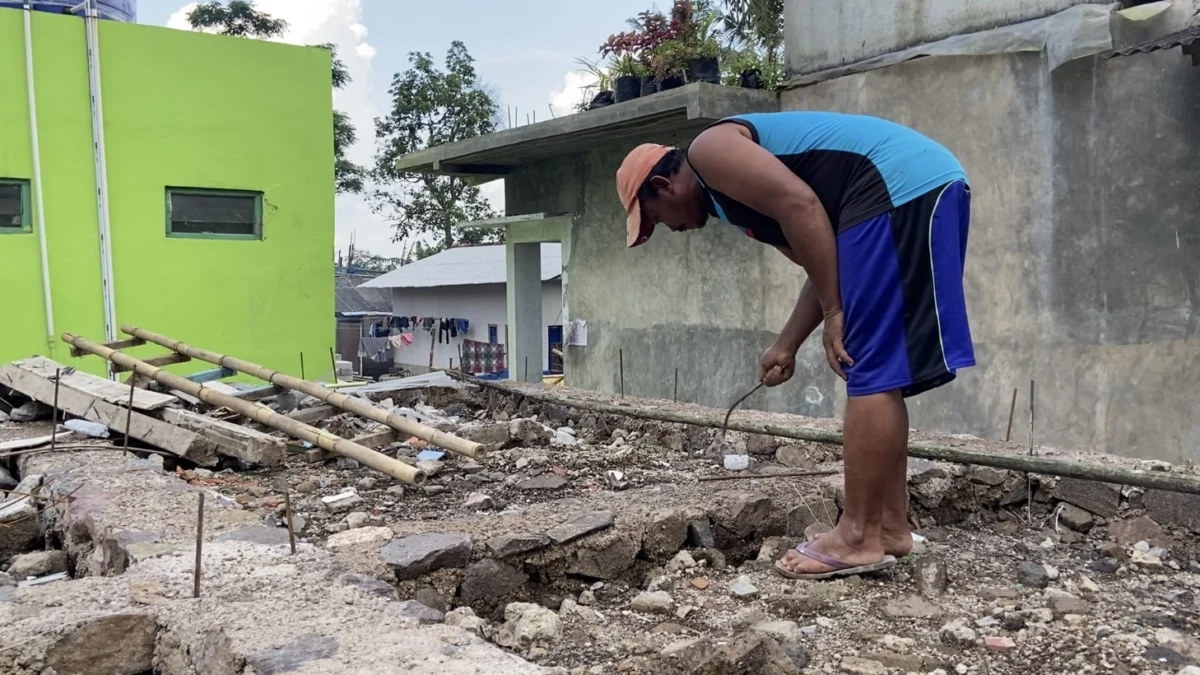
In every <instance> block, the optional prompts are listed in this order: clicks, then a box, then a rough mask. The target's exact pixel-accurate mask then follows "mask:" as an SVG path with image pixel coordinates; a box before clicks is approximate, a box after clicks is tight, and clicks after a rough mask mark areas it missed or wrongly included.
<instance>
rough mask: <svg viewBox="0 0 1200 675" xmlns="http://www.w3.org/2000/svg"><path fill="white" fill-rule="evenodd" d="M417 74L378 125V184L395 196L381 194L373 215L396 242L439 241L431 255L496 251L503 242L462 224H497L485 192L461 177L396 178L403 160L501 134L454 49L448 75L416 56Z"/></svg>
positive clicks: (406, 80)
mask: <svg viewBox="0 0 1200 675" xmlns="http://www.w3.org/2000/svg"><path fill="white" fill-rule="evenodd" d="M408 60H409V64H410V67H409V69H408V70H406V71H404V72H403V73H397V74H396V75H395V77H393V78H392V86H391V89H390V90H389V93H390V94H391V97H392V107H391V110H390V111H389V112H388V114H387V115H386V116H385V117H383V118H381V119H377V120H375V138H376V140H377V141H378V147H377V150H376V155H375V169H374V171H373V172H372V177H373V178H374V180H375V181H376V182H377V183H379V184H380V185H382V186H389V187H391V188H392V189H390V190H385V189H380V190H377V191H376V193H375V195H374V208H375V210H376V212H377V213H380V214H382V215H383V216H384V217H386V218H387V219H388V220H389V221H390V222H391V224H392V226H393V227H394V228H395V230H396V232H395V234H394V235H393V237H392V238H393V240H394V241H400V240H406V239H411V238H414V237H421V236H422V235H425V237H430V236H432V238H433V240H434V241H433V242H432V244H431V245H432V248H431V249H430V250H429V252H430V253H434V252H437V251H439V250H443V249H446V248H450V247H452V246H454V245H456V244H462V243H472V244H478V243H495V242H498V241H500V240H501V239H500V234H499V233H497V232H492V231H489V230H481V229H470V230H464V229H461V228H456V227H454V226H455V224H456V223H460V222H464V221H470V220H482V219H485V218H492V217H495V215H496V214H495V212H494V211H493V210H492V208H491V205H489V204H488V202H487V200H486V199H484V198H483V195H482V194H481V193H480V191H479V188H478V187H476V186H473V185H471V184H469V183H468V182H467V181H466V180H465V179H463V178H459V177H456V176H440V175H434V174H414V173H404V172H400V171H397V170H396V160H397V159H399V158H400V157H401V156H403V155H407V154H409V153H413V152H417V151H420V150H424V149H426V148H430V147H433V146H436V145H443V144H445V143H454V142H455V141H461V140H463V139H467V138H473V137H475V136H481V135H483V134H489V133H492V132H493V131H495V130H496V128H497V125H498V117H499V106H498V105H497V104H496V101H495V99H493V97H492V95H491V94H490V93H489V92H488V91H486V90H485V89H484V88H483V87H482V86H480V84H479V82H478V79H477V78H476V75H475V66H474V61H475V60H474V59H473V58H471V55H470V54H469V53H467V48H466V46H465V45H463V43H461V42H458V41H455V42H452V43H451V44H450V49H449V50H448V51H447V52H446V59H445V70H439V69H438V67H437V65H436V64H435V63H434V61H433V57H431V56H430V55H429V54H428V53H421V52H413V53H411V54H409V57H408Z"/></svg>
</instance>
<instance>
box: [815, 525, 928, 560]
mask: <svg viewBox="0 0 1200 675" xmlns="http://www.w3.org/2000/svg"><path fill="white" fill-rule="evenodd" d="M824 534H826V533H825V532H822V533H821V534H818V535H817V536H815V537H813V538H812V539H806V541H807V542H808V543H810V544H811V543H812V542H814V541H816V540H818V539H820V538H821V536H822V535H824ZM912 538H913V550H911V551H909V552H908V555H906V556H903V557H901V558H896V564H897V565H908V564H910V563H912V562H914V561H915V560H916V559H917V558H918V557H919V556H920V555H921V554H920V553H917V550H916V544H917V543H918V542H924V541H925V537H922V536H921V535H919V534H917V533H916V532H914V533H913V534H912Z"/></svg>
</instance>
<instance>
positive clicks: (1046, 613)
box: [1021, 607, 1054, 623]
mask: <svg viewBox="0 0 1200 675" xmlns="http://www.w3.org/2000/svg"><path fill="white" fill-rule="evenodd" d="M1021 614H1022V615H1023V616H1024V617H1025V618H1026V619H1028V620H1029V621H1033V622H1034V623H1050V622H1051V621H1053V620H1054V611H1053V610H1051V609H1050V608H1049V607H1039V608H1038V609H1023V610H1021Z"/></svg>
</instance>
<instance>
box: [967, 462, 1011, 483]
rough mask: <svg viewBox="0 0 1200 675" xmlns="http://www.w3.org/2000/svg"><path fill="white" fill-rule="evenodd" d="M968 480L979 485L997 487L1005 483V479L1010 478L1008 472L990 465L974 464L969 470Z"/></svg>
mask: <svg viewBox="0 0 1200 675" xmlns="http://www.w3.org/2000/svg"><path fill="white" fill-rule="evenodd" d="M967 480H969V481H971V482H972V483H976V484H978V485H987V486H988V487H995V486H997V485H1003V484H1004V481H1006V480H1008V472H1007V471H1004V470H1003V469H994V468H992V467H990V466H973V467H971V468H970V470H968V471H967Z"/></svg>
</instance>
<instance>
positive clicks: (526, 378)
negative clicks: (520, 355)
mask: <svg viewBox="0 0 1200 675" xmlns="http://www.w3.org/2000/svg"><path fill="white" fill-rule="evenodd" d="M525 381H526V382H528V381H529V355H528V354H526V355H525Z"/></svg>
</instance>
